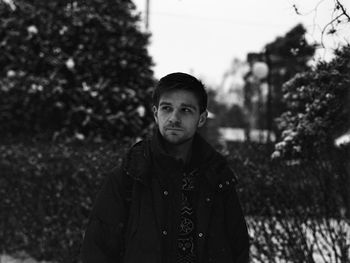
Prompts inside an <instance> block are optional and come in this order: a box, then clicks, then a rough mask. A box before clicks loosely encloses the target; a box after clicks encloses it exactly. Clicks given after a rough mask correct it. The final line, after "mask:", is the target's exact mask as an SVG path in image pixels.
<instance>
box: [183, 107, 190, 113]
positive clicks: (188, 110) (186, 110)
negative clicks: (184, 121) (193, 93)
mask: <svg viewBox="0 0 350 263" xmlns="http://www.w3.org/2000/svg"><path fill="white" fill-rule="evenodd" d="M182 111H184V112H186V113H191V112H192V111H191V109H189V108H184V109H182Z"/></svg>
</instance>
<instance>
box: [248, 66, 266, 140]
mask: <svg viewBox="0 0 350 263" xmlns="http://www.w3.org/2000/svg"><path fill="white" fill-rule="evenodd" d="M252 75H253V77H254V78H255V81H256V84H257V89H258V91H257V92H258V101H257V103H258V105H257V107H258V108H257V110H259V109H260V107H261V106H262V105H261V104H262V101H266V100H265V99H263V94H262V90H261V89H262V85H261V84H262V81H263V80H264V79H266V78H267V77H268V75H269V67H268V65H267V64H266V63H265V62H263V61H256V62H254V63H253V65H252ZM267 85H269V83H267ZM267 90H268V92H267V104H269V101H268V100H269V99H268V98H269V96H270V94H269V86H268V88H267ZM268 108H269V106H268V105H266V108H265V109H266V113H267V112H268V111H269V109H268ZM255 114H257V115H258V111H257V112H255ZM267 126H269V125H267ZM260 128H263V127H260ZM259 134H260V135H259V137H260V140H261V136H262V134H261V131H260V132H259ZM267 140H268V141H269V140H270V131H269V127H267Z"/></svg>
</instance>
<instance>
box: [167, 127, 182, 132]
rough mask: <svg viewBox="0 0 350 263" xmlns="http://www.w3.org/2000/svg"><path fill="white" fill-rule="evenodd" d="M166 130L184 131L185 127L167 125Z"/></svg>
mask: <svg viewBox="0 0 350 263" xmlns="http://www.w3.org/2000/svg"><path fill="white" fill-rule="evenodd" d="M165 130H167V131H183V129H181V128H177V127H166V128H165Z"/></svg>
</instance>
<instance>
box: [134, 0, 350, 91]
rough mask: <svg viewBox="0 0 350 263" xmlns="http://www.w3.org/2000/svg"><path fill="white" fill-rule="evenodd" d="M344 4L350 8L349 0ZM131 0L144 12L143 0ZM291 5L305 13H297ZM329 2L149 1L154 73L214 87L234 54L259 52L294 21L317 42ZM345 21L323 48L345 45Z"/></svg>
mask: <svg viewBox="0 0 350 263" xmlns="http://www.w3.org/2000/svg"><path fill="white" fill-rule="evenodd" d="M343 2H344V3H343V4H344V5H345V7H346V8H347V10H349V11H350V1H348V0H343ZM134 3H135V4H136V6H137V8H138V10H139V11H140V12H141V13H142V14H143V15H144V13H145V12H144V11H145V7H146V0H134ZM317 3H320V4H319V6H318V10H317V12H314V11H313V9H314V8H315V7H316V6H317ZM293 4H295V5H296V6H297V7H298V10H299V12H301V13H303V14H305V15H304V16H299V15H297V14H296V12H295V11H294V8H293ZM333 6H334V0H323V1H322V0H321V1H320V0H240V1H235V0H150V19H149V23H150V27H149V30H150V32H151V34H152V37H151V44H150V47H149V52H150V54H151V56H152V57H153V59H154V62H155V64H156V65H155V67H154V71H155V76H156V77H158V78H159V77H162V76H164V75H166V74H168V73H171V72H174V71H183V72H189V73H193V74H194V75H195V76H197V77H200V78H201V79H202V80H204V81H205V82H206V84H209V85H218V84H219V83H220V82H221V79H222V76H223V74H224V72H225V71H227V70H228V69H229V68H230V65H231V63H232V60H233V59H234V58H240V59H243V60H245V58H246V55H247V53H248V52H259V51H261V50H262V49H263V47H264V45H265V44H267V43H269V42H271V41H273V40H274V39H275V38H276V37H277V36H283V35H284V34H285V33H287V32H288V31H289V30H290V29H291V28H293V27H294V26H295V25H296V24H297V23H298V22H303V24H304V25H305V27H306V28H307V29H308V39H309V40H312V41H314V40H316V41H319V40H320V32H321V31H320V26H321V27H322V26H324V25H325V24H327V22H329V21H330V19H331V16H332V8H333ZM349 25H350V23H349V24H348V25H347V26H346V27H345V28H343V30H342V31H340V32H339V34H338V36H336V37H333V38H328V39H327V38H326V40H325V43H326V46H327V47H328V48H330V47H334V45H337V44H339V43H344V38H346V39H347V41H348V42H350V26H349ZM320 54H323V56H324V54H325V52H322V53H320Z"/></svg>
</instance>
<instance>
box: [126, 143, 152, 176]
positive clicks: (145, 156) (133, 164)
mask: <svg viewBox="0 0 350 263" xmlns="http://www.w3.org/2000/svg"><path fill="white" fill-rule="evenodd" d="M149 143H150V142H149V139H145V140H140V141H138V142H136V143H135V144H133V145H132V146H131V147H130V148H129V150H128V151H127V153H126V154H125V156H124V159H123V162H122V169H123V171H124V172H125V173H127V174H128V175H129V176H131V177H132V178H134V179H136V180H144V179H145V178H144V177H145V175H146V174H147V173H148V171H149V169H150V163H151V162H150V149H149V147H150V146H149Z"/></svg>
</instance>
